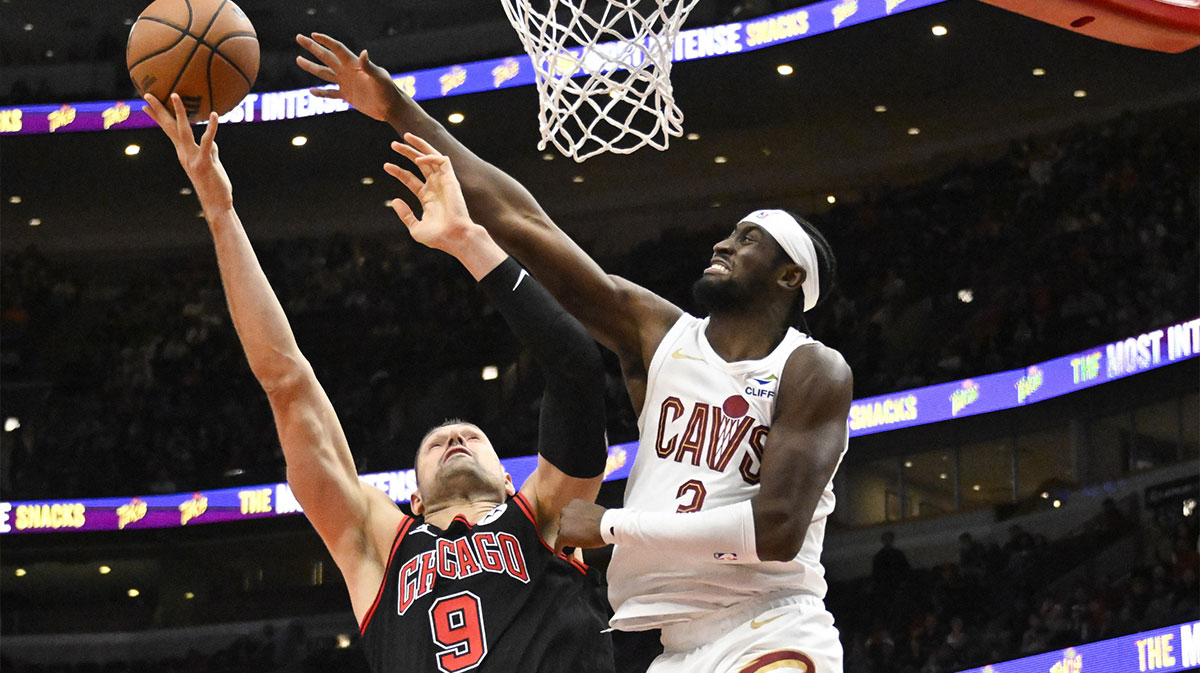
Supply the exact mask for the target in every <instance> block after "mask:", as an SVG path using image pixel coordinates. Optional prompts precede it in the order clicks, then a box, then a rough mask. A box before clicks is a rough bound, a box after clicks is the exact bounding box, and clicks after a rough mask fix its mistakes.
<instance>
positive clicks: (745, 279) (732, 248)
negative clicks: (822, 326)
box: [692, 222, 783, 311]
mask: <svg viewBox="0 0 1200 673" xmlns="http://www.w3.org/2000/svg"><path fill="white" fill-rule="evenodd" d="M782 252H783V251H782V249H781V248H780V247H779V244H778V243H776V242H775V239H774V238H772V237H771V236H770V234H768V233H767V232H766V231H763V230H762V229H761V228H760V227H758V226H757V225H754V224H751V223H749V222H739V223H738V225H737V226H736V227H734V229H733V233H731V234H730V235H729V236H728V237H726V238H725V239H723V240H721V241H718V242H717V244H716V245H714V246H713V256H712V259H711V260H710V261H709V265H708V267H707V268H705V269H704V274H703V275H702V276H701V277H700V279H699V280H697V281H696V283H695V285H694V286H693V287H692V291H693V293H694V294H695V296H696V300H697V301H698V302H699V303H700V304H701V305H702V306H704V307H705V308H707V309H709V310H710V311H711V310H713V309H722V308H732V307H736V306H737V305H738V304H747V303H749V302H750V301H751V300H752V298H753V297H754V296H755V295H756V294H758V293H759V292H762V291H763V290H765V289H766V288H767V286H768V284H770V283H772V282H774V281H775V276H776V275H777V273H778V270H779V269H778V267H779V259H780V255H781V254H782Z"/></svg>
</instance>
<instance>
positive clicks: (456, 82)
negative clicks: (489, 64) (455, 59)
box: [438, 65, 467, 96]
mask: <svg viewBox="0 0 1200 673" xmlns="http://www.w3.org/2000/svg"><path fill="white" fill-rule="evenodd" d="M438 81H439V82H441V83H442V95H443V96H445V95H446V94H448V93H450V92H451V91H453V90H454V89H457V88H458V87H460V86H462V85H463V83H464V82H466V81H467V71H466V70H465V69H464V68H463V67H462V66H458V65H456V66H454V67H453V68H450V71H449V72H447V73H446V74H445V75H442V76H441V77H439V78H438Z"/></svg>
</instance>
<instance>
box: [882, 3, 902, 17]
mask: <svg viewBox="0 0 1200 673" xmlns="http://www.w3.org/2000/svg"><path fill="white" fill-rule="evenodd" d="M902 2H904V0H887V2H885V3H883V6H884V9H886V10H887V13H888V14H891V13H892V10H894V9H896V8H897V7H899V6H900V3H902Z"/></svg>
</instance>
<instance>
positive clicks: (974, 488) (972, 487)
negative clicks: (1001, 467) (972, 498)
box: [971, 484, 981, 491]
mask: <svg viewBox="0 0 1200 673" xmlns="http://www.w3.org/2000/svg"><path fill="white" fill-rule="evenodd" d="M980 488H981V487H980V486H979V484H971V490H972V491H978V490H979V489H980Z"/></svg>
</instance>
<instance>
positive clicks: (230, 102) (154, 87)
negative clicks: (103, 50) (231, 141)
mask: <svg viewBox="0 0 1200 673" xmlns="http://www.w3.org/2000/svg"><path fill="white" fill-rule="evenodd" d="M258 56H259V54H258V36H257V34H256V33H255V32H254V26H253V25H251V24H250V20H249V19H248V18H246V14H245V13H244V12H242V10H241V8H240V7H238V6H237V5H235V4H233V3H232V2H230V1H229V0H155V1H154V2H153V3H151V4H150V6H149V7H147V8H146V9H145V10H144V11H143V12H142V13H141V14H140V15H139V16H138V18H137V21H134V23H133V27H132V28H131V29H130V30H129V42H128V44H126V46H125V64H126V66H127V67H128V68H129V77H130V78H131V79H132V80H133V85H134V86H135V87H137V90H138V92H139V93H140V94H142V95H145V94H152V95H153V96H154V97H155V98H158V99H159V100H160V101H163V102H164V103H166V101H167V98H168V96H170V95H171V94H172V93H178V94H179V97H180V98H182V99H183V106H184V108H185V109H186V110H187V113H188V118H189V119H191V120H192V121H200V120H203V119H207V118H208V115H209V112H211V111H213V110H215V111H216V112H217V114H225V113H226V112H229V111H230V110H232V109H233V108H234V107H236V106H237V104H238V103H240V102H241V100H242V99H243V98H245V97H246V94H247V93H249V92H250V87H252V86H254V79H255V77H257V76H258Z"/></svg>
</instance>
